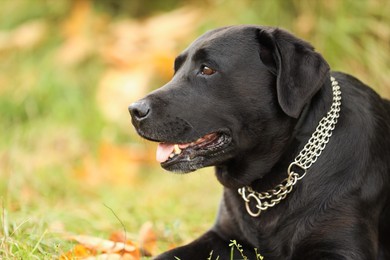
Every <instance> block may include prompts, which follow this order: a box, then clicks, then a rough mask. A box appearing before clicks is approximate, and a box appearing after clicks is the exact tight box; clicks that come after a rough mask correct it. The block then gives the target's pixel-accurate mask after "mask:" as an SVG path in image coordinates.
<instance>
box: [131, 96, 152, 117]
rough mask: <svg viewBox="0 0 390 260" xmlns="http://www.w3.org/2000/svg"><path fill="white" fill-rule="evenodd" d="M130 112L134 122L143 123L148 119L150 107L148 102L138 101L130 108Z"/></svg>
mask: <svg viewBox="0 0 390 260" xmlns="http://www.w3.org/2000/svg"><path fill="white" fill-rule="evenodd" d="M129 112H130V115H131V117H132V118H133V120H134V121H137V122H138V121H141V120H143V119H145V118H147V117H148V115H149V113H150V106H149V104H148V103H147V102H146V101H143V100H141V101H137V102H134V103H133V104H131V105H130V106H129Z"/></svg>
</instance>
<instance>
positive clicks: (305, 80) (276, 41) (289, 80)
mask: <svg viewBox="0 0 390 260" xmlns="http://www.w3.org/2000/svg"><path fill="white" fill-rule="evenodd" d="M258 41H259V43H260V59H261V60H262V62H263V63H264V64H265V65H266V66H267V68H269V70H270V71H271V72H272V73H273V74H275V75H276V77H277V81H276V82H277V83H276V84H277V86H276V88H277V89H276V91H277V96H278V102H279V104H280V107H281V108H282V110H283V111H284V112H285V113H286V114H287V115H289V116H291V117H294V118H298V117H299V115H300V113H301V111H302V109H303V107H304V106H305V104H307V103H308V102H309V101H310V99H311V98H312V97H313V96H314V94H315V93H317V91H318V90H319V89H320V88H321V86H322V85H323V84H324V82H325V80H326V76H327V75H328V72H329V69H330V68H329V65H328V63H327V62H326V61H325V60H324V58H323V57H322V56H321V55H320V54H319V53H317V52H315V51H314V48H313V47H312V46H311V45H310V44H308V43H307V42H304V41H303V40H300V39H298V38H296V37H294V36H293V35H291V34H289V33H288V32H285V31H283V30H280V29H261V30H259V33H258Z"/></svg>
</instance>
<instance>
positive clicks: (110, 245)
mask: <svg viewBox="0 0 390 260" xmlns="http://www.w3.org/2000/svg"><path fill="white" fill-rule="evenodd" d="M68 239H69V240H73V241H76V242H77V243H78V244H77V245H76V246H75V247H74V248H73V250H71V251H70V252H67V253H65V254H63V255H62V256H61V257H60V259H61V260H65V259H121V260H122V259H128V260H139V259H140V258H141V253H140V250H139V248H138V247H137V246H136V245H135V244H134V243H132V242H131V241H129V240H128V241H126V243H123V242H115V241H111V240H107V239H102V238H98V237H93V236H86V235H71V236H68Z"/></svg>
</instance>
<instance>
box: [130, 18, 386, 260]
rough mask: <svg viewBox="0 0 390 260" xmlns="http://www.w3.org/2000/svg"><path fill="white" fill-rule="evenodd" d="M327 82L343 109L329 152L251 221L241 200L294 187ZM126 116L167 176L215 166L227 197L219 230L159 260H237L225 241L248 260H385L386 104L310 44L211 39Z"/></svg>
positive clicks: (326, 96)
mask: <svg viewBox="0 0 390 260" xmlns="http://www.w3.org/2000/svg"><path fill="white" fill-rule="evenodd" d="M330 75H332V76H333V77H334V78H335V79H336V80H337V81H338V84H339V86H340V89H341V96H342V102H341V111H340V113H339V118H338V122H337V124H336V126H335V128H334V130H333V131H332V135H331V137H330V139H329V142H328V143H327V144H326V146H325V147H324V149H323V151H322V153H321V154H320V155H319V156H318V158H317V160H316V161H315V162H314V163H313V164H312V166H311V167H309V168H308V169H307V174H306V175H305V176H304V178H302V179H301V180H299V181H297V183H296V184H295V185H294V187H293V189H292V191H291V193H290V194H288V195H287V196H286V198H285V199H283V200H281V202H280V203H279V204H277V205H275V206H274V207H270V208H268V209H267V210H265V211H263V212H261V214H260V216H258V217H252V216H250V215H249V214H248V211H247V209H246V205H245V201H244V200H243V198H242V196H241V195H240V194H239V193H238V192H237V190H238V189H239V188H241V187H244V186H250V187H252V189H253V190H255V191H258V192H262V191H267V190H269V189H273V188H274V187H275V186H277V185H278V184H280V183H281V182H282V181H283V180H284V179H285V178H286V177H287V169H288V167H289V165H290V164H291V163H292V162H293V161H294V158H296V156H297V155H298V154H299V152H300V151H301V150H302V149H303V147H304V146H305V144H306V143H307V142H308V140H309V138H310V136H311V135H312V133H313V132H314V131H315V130H316V127H317V125H318V123H319V121H320V120H321V118H323V117H324V116H325V115H326V114H327V112H328V111H329V110H330V108H331V105H332V97H333V94H332V87H331V81H330ZM129 109H130V112H131V114H132V117H133V124H134V125H135V127H136V129H137V131H138V133H139V134H140V135H141V136H143V137H144V138H146V139H149V140H153V141H158V142H162V143H163V144H160V145H159V148H158V152H157V157H158V160H159V161H160V162H161V164H162V166H163V167H164V168H166V169H168V170H171V171H182V172H189V171H193V170H196V169H198V168H201V167H205V166H211V165H213V166H216V176H217V178H218V180H219V181H220V182H221V183H222V184H223V185H224V187H225V188H224V194H223V199H222V202H221V205H220V210H219V214H218V217H217V221H216V223H215V225H214V227H212V228H211V229H210V231H208V232H207V233H205V234H204V235H203V236H202V237H200V238H199V239H197V240H195V241H194V242H192V243H190V244H188V245H186V246H183V247H179V248H176V249H174V250H171V251H168V252H166V253H164V254H162V255H160V256H157V258H156V259H175V258H174V257H175V256H176V257H179V258H180V259H183V260H189V259H194V260H201V259H207V258H208V257H209V255H210V252H211V251H213V256H214V257H217V256H219V259H230V248H229V246H228V244H229V241H230V240H237V241H238V242H239V243H240V244H242V245H243V246H244V254H245V255H246V256H247V257H248V258H249V259H256V256H255V251H254V248H257V249H258V252H259V253H261V254H262V255H263V256H264V257H265V259H266V260H272V259H353V260H358V259H374V260H376V259H390V198H389V194H390V160H389V159H390V138H389V136H388V135H389V133H390V102H389V101H386V100H384V99H382V98H380V97H379V96H378V95H377V94H376V93H375V92H373V91H372V90H371V89H370V88H368V87H367V86H365V85H364V84H363V83H361V82H360V81H358V80H357V79H355V78H353V77H351V76H348V75H346V74H343V73H333V72H332V73H330V71H329V66H328V64H327V63H326V62H325V60H324V59H323V58H322V57H321V55H319V54H318V53H316V52H314V50H313V48H312V47H311V46H310V45H309V44H307V43H306V42H304V41H301V40H299V39H297V38H295V37H294V36H292V35H291V34H289V33H287V32H285V31H282V30H279V29H274V28H270V27H256V26H234V27H227V28H221V29H218V30H214V31H211V32H208V33H206V34H205V35H203V36H201V37H200V38H199V39H197V40H196V41H195V42H194V43H193V44H192V45H191V46H190V47H189V48H187V49H186V50H185V51H184V52H183V53H182V54H181V55H180V56H179V57H178V58H177V59H176V62H175V75H174V77H173V79H172V80H171V81H170V82H169V83H167V84H166V85H165V86H164V87H162V88H160V89H159V90H156V91H154V92H152V93H151V94H150V95H148V96H147V97H146V98H144V99H142V100H140V101H138V102H136V103H134V104H133V105H132V106H130V108H129ZM173 144H178V145H176V146H174V145H173ZM177 147H180V149H179V150H178V151H177V149H178V148H177ZM254 201H256V199H254V200H252V201H251V204H250V206H249V208H250V209H251V210H252V211H256V210H257V208H256V205H255V204H253V202H254Z"/></svg>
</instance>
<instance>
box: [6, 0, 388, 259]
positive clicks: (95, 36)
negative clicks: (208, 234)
mask: <svg viewBox="0 0 390 260" xmlns="http://www.w3.org/2000/svg"><path fill="white" fill-rule="evenodd" d="M389 13H390V1H388V0H323V1H320V0H317V1H316V0H291V1H289V0H259V1H254V0H252V1H251V0H242V1H234V0H214V1H212V0H201V1H195V0H193V1H179V0H155V1H143V0H129V1H115V0H73V1H72V0H30V1H27V0H3V1H1V8H0V111H1V115H0V213H1V214H0V215H1V218H0V220H1V221H0V227H1V228H0V258H5V259H7V258H9V259H14V258H18V259H46V258H47V259H51V258H53V257H58V256H60V255H62V254H64V253H65V252H68V251H69V250H70V249H72V247H73V245H74V243H73V242H71V241H68V240H67V239H66V235H68V234H88V235H93V236H97V237H103V238H106V237H108V236H109V235H110V234H111V233H112V232H115V231H118V230H119V231H121V230H123V229H125V230H126V234H127V237H128V238H129V239H131V240H132V241H135V242H137V241H139V240H140V239H141V240H142V239H143V238H140V234H139V231H140V229H141V227H142V226H143V225H144V224H145V223H152V225H153V232H154V234H155V236H156V239H157V243H156V245H154V248H152V249H150V250H151V251H153V252H152V253H158V252H161V251H164V250H166V249H167V248H169V247H173V246H177V245H180V244H182V243H185V242H188V241H190V240H191V239H193V238H195V237H196V236H198V235H200V234H201V233H202V232H204V231H206V229H207V228H208V227H209V226H211V224H212V223H213V221H214V217H215V214H216V211H217V207H218V206H217V205H218V201H219V198H220V196H221V190H222V189H221V187H220V185H219V184H218V183H217V181H216V180H215V178H214V176H213V173H212V169H205V170H201V171H199V172H197V173H193V174H190V175H185V176H184V175H175V174H170V173H166V172H164V171H163V170H162V169H160V168H159V166H158V164H157V162H155V161H154V151H155V148H156V147H155V144H150V143H148V142H146V141H143V140H141V139H140V138H139V137H138V136H136V134H135V131H134V130H133V128H132V126H131V124H130V117H129V115H128V112H127V106H128V105H129V104H130V103H131V102H132V101H135V100H137V99H138V98H140V97H142V96H143V95H144V94H146V93H147V92H148V91H150V90H152V89H154V88H157V87H159V86H161V85H162V84H164V82H166V81H168V80H169V78H170V77H171V75H172V67H173V65H172V64H173V63H172V62H173V59H174V57H175V55H177V54H178V53H179V52H180V51H181V50H182V49H183V48H184V47H185V46H186V45H187V44H188V43H190V42H191V41H193V40H194V39H195V38H196V37H197V36H199V35H200V34H202V33H203V32H205V31H206V30H209V29H212V28H215V27H219V26H225V25H231V24H242V23H249V24H263V25H273V26H279V27H282V28H285V29H288V30H290V31H291V32H293V33H294V34H296V35H297V36H299V37H301V38H303V39H305V40H307V41H309V42H311V43H312V44H313V45H314V46H315V47H316V49H317V50H318V51H319V52H320V53H322V54H323V56H324V57H325V58H326V59H327V60H328V62H329V63H330V65H331V67H332V69H334V70H341V71H344V72H348V73H351V74H353V75H355V76H356V77H358V78H360V79H361V80H362V81H364V82H365V83H366V84H368V85H370V86H372V87H373V88H374V89H375V90H376V91H378V92H379V93H380V94H381V95H382V96H385V97H390V73H389V72H390V57H389V49H390V16H389ZM121 222H122V223H123V225H122V223H121Z"/></svg>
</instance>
